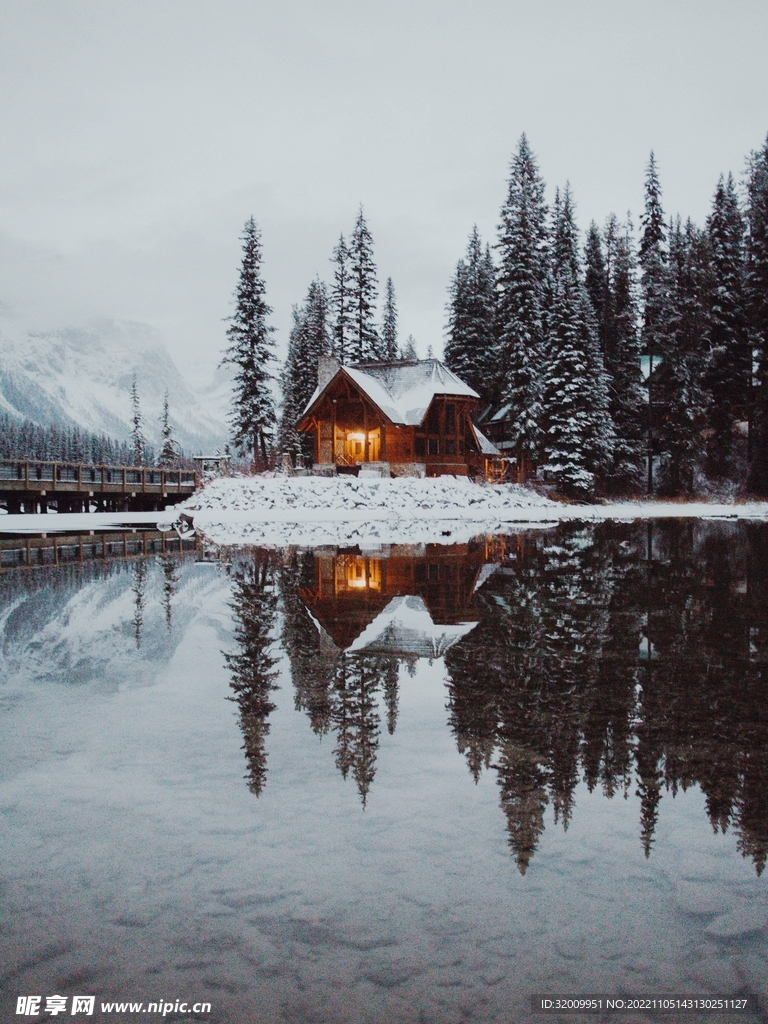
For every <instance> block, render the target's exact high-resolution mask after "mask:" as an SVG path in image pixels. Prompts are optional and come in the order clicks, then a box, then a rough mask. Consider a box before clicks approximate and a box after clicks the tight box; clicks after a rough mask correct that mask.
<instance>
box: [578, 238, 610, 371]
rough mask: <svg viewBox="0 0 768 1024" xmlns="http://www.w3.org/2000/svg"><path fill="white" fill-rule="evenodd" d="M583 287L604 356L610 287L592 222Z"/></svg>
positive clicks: (585, 251)
mask: <svg viewBox="0 0 768 1024" xmlns="http://www.w3.org/2000/svg"><path fill="white" fill-rule="evenodd" d="M584 286H585V288H586V289H587V295H588V296H589V301H590V302H591V303H592V310H593V312H594V314H595V326H596V328H597V337H598V340H599V342H600V349H601V351H602V353H603V355H604V356H605V349H606V337H605V334H606V322H607V320H608V316H609V304H610V285H609V281H608V269H607V267H606V257H605V253H604V252H603V239H602V236H601V234H600V228H599V227H598V226H597V224H595V222H594V221H592V223H591V224H590V225H589V231H587V241H586V244H585V246H584Z"/></svg>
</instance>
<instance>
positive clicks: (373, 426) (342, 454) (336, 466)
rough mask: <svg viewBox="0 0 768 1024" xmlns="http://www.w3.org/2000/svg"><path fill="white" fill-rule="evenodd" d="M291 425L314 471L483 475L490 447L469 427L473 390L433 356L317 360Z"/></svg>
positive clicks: (494, 452)
mask: <svg viewBox="0 0 768 1024" xmlns="http://www.w3.org/2000/svg"><path fill="white" fill-rule="evenodd" d="M318 380H319V383H318V387H317V389H316V391H315V393H314V395H313V396H312V398H311V399H310V401H309V403H308V405H307V408H306V409H305V410H304V413H303V414H302V416H301V419H300V420H299V422H298V424H297V428H298V430H300V431H304V432H307V433H312V434H313V435H314V462H315V467H316V469H317V470H319V471H322V470H323V469H324V468H327V469H328V470H329V471H339V472H350V471H352V472H358V471H360V470H361V469H364V470H368V471H369V472H374V471H378V472H379V475H387V476H388V475H390V474H391V475H393V476H442V475H444V474H451V475H453V476H467V475H469V476H472V477H485V476H487V475H488V474H489V468H490V467H489V462H490V461H491V460H494V459H496V458H498V455H499V452H498V449H497V448H496V447H495V446H494V445H492V444H491V443H490V442H489V441H488V439H487V438H486V437H484V435H483V434H482V433H481V432H480V431H479V430H478V429H477V427H476V426H475V425H474V423H473V421H472V414H473V412H474V411H475V409H476V407H477V403H478V401H479V396H478V394H477V392H475V391H473V390H472V388H471V387H469V385H468V384H465V383H464V381H463V380H461V379H460V378H459V377H457V376H456V374H455V373H452V372H451V370H449V369H448V367H447V366H445V365H444V364H443V363H441V362H440V361H439V360H438V359H420V360H417V361H413V362H397V363H366V364H360V365H358V366H340V365H339V363H338V362H337V361H336V360H335V359H332V358H330V357H324V358H323V359H321V360H320V366H319V372H318Z"/></svg>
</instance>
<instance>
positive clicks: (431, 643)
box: [347, 594, 477, 658]
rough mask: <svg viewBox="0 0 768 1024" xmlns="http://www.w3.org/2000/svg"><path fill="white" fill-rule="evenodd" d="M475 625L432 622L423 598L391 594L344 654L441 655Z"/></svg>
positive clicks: (422, 656) (421, 656) (440, 656)
mask: <svg viewBox="0 0 768 1024" xmlns="http://www.w3.org/2000/svg"><path fill="white" fill-rule="evenodd" d="M476 625H477V621H475V622H459V623H457V624H456V625H450V626H449V625H436V624H435V622H434V621H433V619H432V616H431V615H430V613H429V610H428V608H427V606H426V605H425V604H424V600H423V598H421V597H418V596H416V595H413V594H411V595H408V596H402V597H393V598H392V600H391V601H390V602H389V604H388V605H387V607H386V608H385V609H384V610H383V611H381V612H379V614H378V615H377V616H376V618H375V619H374V620H373V622H371V623H370V624H369V625H368V626H366V628H365V629H364V630H363V631H362V633H361V634H360V635H359V636H358V637H357V639H356V640H354V641H353V643H352V644H350V646H349V647H347V653H349V654H356V653H358V652H359V653H362V652H364V651H365V652H367V653H371V654H373V653H376V654H415V655H417V656H418V657H420V658H442V656H443V655H444V654H445V652H446V651H447V650H448V648H449V647H453V645H454V644H455V643H457V642H458V641H459V640H461V638H462V637H464V636H466V635H467V633H469V632H470V630H472V629H474V628H475V626H476Z"/></svg>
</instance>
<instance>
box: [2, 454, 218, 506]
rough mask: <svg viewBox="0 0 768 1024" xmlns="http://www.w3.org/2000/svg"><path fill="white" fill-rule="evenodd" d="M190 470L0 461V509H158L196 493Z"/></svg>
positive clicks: (12, 460) (195, 480)
mask: <svg viewBox="0 0 768 1024" xmlns="http://www.w3.org/2000/svg"><path fill="white" fill-rule="evenodd" d="M197 485H198V479H197V474H196V473H195V471H194V470H191V469H162V468H160V467H157V466H155V467H149V466H91V465H87V464H85V463H82V462H41V461H37V460H34V459H2V460H0V507H2V508H5V509H6V511H7V512H9V513H20V512H47V511H48V508H49V507H53V508H56V510H57V511H58V512H89V511H91V510H92V508H93V507H94V506H95V510H96V511H98V512H127V511H132V512H139V511H143V510H146V511H150V512H151V511H158V510H161V509H162V508H163V507H164V506H165V504H166V503H167V502H168V501H171V502H173V503H176V502H179V501H182V500H184V499H185V498H188V497H189V496H190V495H191V494H193V493H194V491H195V490H196V489H197Z"/></svg>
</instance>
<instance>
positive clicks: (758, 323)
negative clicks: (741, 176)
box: [745, 136, 768, 495]
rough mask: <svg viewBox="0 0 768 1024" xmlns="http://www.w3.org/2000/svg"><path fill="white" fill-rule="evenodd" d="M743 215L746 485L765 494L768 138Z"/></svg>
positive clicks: (753, 165)
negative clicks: (751, 363)
mask: <svg viewBox="0 0 768 1024" xmlns="http://www.w3.org/2000/svg"><path fill="white" fill-rule="evenodd" d="M746 215H747V216H746V220H747V240H746V253H747V265H746V281H745V291H746V299H747V316H748V331H749V346H750V349H751V350H752V353H753V354H754V355H753V358H754V359H755V361H756V363H757V373H756V379H755V381H754V383H755V385H757V386H756V387H755V388H754V391H755V392H756V394H757V398H756V400H755V401H754V403H753V406H754V408H753V410H752V416H751V429H750V444H749V447H750V465H749V476H748V480H747V484H748V486H749V488H750V489H751V490H752V491H754V492H755V493H756V494H760V495H768V136H767V137H766V140H765V145H764V146H763V148H762V149H761V150H760V151H759V152H757V153H753V154H752V156H751V158H750V162H749V173H748V179H747V210H746Z"/></svg>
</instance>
